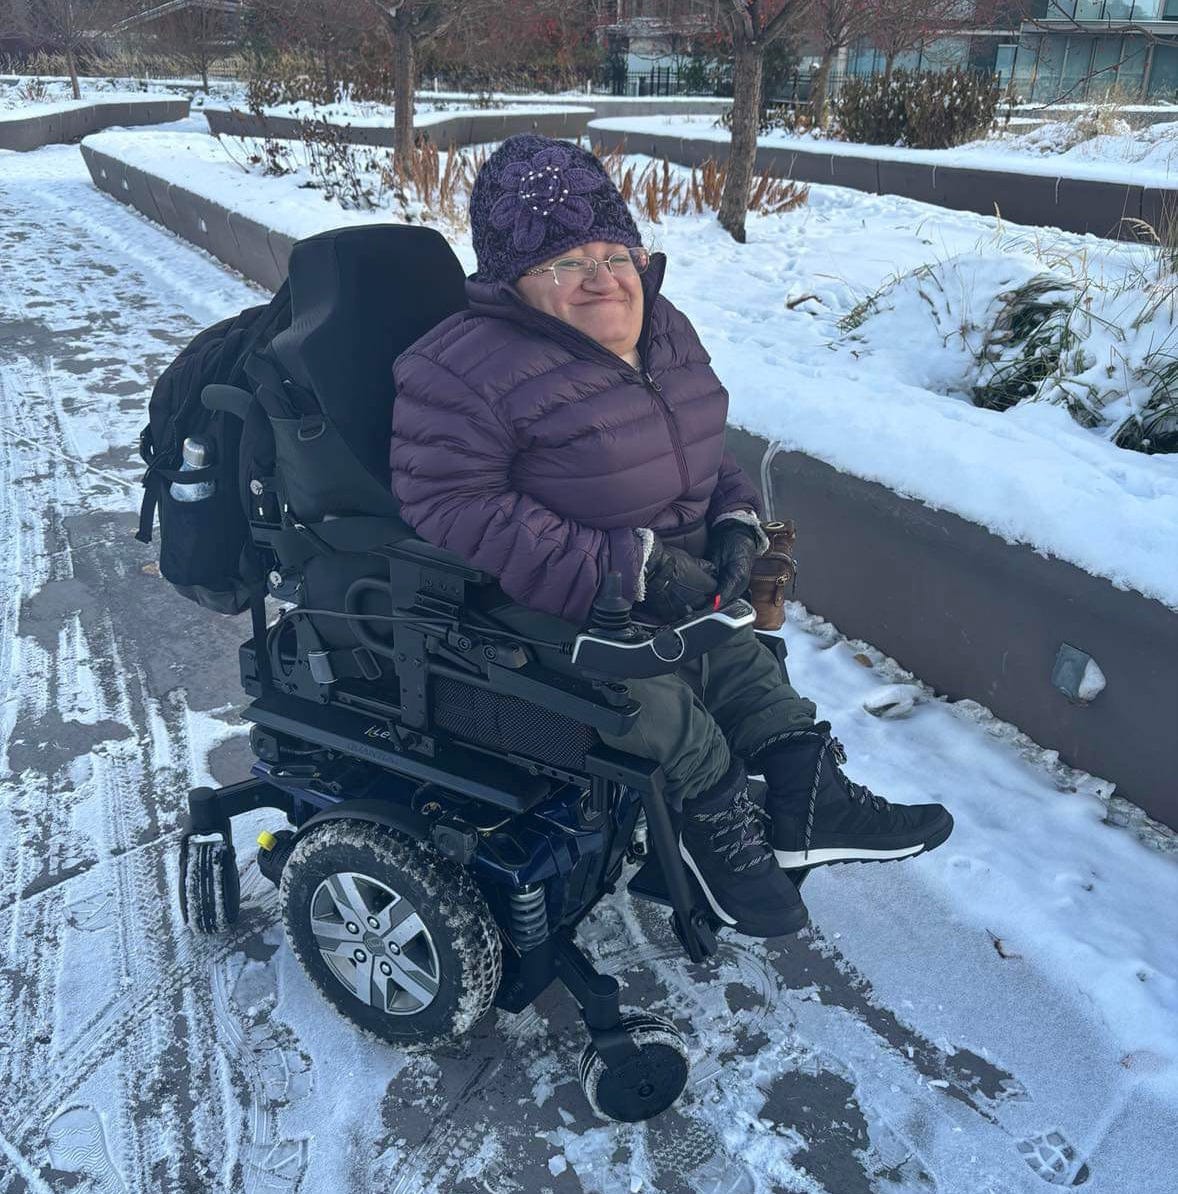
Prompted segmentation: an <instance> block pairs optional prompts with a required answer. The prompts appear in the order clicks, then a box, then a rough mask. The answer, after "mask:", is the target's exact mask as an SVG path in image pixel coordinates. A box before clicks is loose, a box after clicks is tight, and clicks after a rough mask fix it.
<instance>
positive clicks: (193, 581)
mask: <svg viewBox="0 0 1178 1194" xmlns="http://www.w3.org/2000/svg"><path fill="white" fill-rule="evenodd" d="M290 321H291V315H290V288H289V285H288V284H287V283H285V282H284V283H283V285H282V288H281V289H280V290H279V291H278V293H277V294H276V295H275V296H274V297H273V298H272V299H271V300H270V302H269V303H266V304H264V305H262V306H258V307H248V308H247V309H246V310H244V311H242V312H240V313H239V314H237V315H234V316H232V317H230V318H229V319H224V320H222V321H221V322H220V323H217V324H214V325H213V326H212V327H210V328H206V329H205V330H204V331H203V332H201V333H200V334H199V335H198V336H197V337H196V338H195V339H194V340H192V342H191V343H190V344H188V346H187V347H186V348H185V349H184V350H183V351H182V352H181V353H180V355H179V356H178V357H177V358H176V359H175V360H174V361H173V362H172V363H171V364H170V365H169V366H168V367H167V369H165V370H164V372H163V373H162V374H161V375H160V377H159V380H158V381H157V382H156V383H155V388H154V389H153V390H152V392H151V401H150V403H149V404H148V417H149V420H150V421H149V422H148V424H147V426H146V427H144V429H143V432H142V434H141V435H140V437H139V454H140V455H141V456H142V457H143V462H144V463H145V464H146V465H147V471H146V473H144V476H143V486H144V490H145V492H144V495H143V504H142V506H141V507H140V511H139V530H138V532H137V533H136V536H135V537H136V538H137V539H139V540H140V541H141V542H143V543H150V542H151V532H152V524H153V523H154V521H155V512H156V510H157V509H158V511H159V527H160V573H161V574H162V575H163V577H164V578H165V579H166V580H169V581H171V583H172V584H173V585H174V586H175V588H176V589H177V591H178V592H180V593H182V594H183V595H184V596H185V597H187V598H188V599H189V600H190V601H195V602H196V603H197V604H198V605H202V606H204V607H205V608H206V609H211V610H214V611H216V612H217V613H221V614H238V613H241V612H242V611H243V610H245V609H248V608H249V606H250V603H251V601H253V600H255V599H257V598H259V597H260V596H261V595H262V594H263V593H264V591H265V573H264V569H263V566H262V562H261V560H260V558H259V556H258V554H257V552H256V550H255V549H254V546H253V544H252V542H251V541H250V535H249V524H248V521H247V519H246V506H245V504H244V503H243V501H242V494H241V490H240V487H239V457H240V453H241V451H242V430H243V424H242V420H241V419H240V418H238V417H237V415H235V414H231V413H229V412H228V411H225V410H208V409H206V408H205V406H204V405H203V404H202V403H201V400H200V398H201V391H202V390H203V389H204V387H205V386H207V385H211V384H214V383H221V384H224V385H231V386H242V387H244V388H247V389H248V388H249V383H248V381H246V377H245V364H246V361H247V360H248V359H249V358H250V356H251V355H252V354H253V353H255V352H257V351H259V350H261V349H263V348H265V347H266V345H268V344H269V343H270V341H271V339H273V337H274V336H275V335H276V334H277V333H278V332H280V331H282V330H283V329H284V328H287V327H289V326H290ZM251 422H252V421H251ZM248 434H249V433H248V432H247V438H248ZM188 436H197V437H199V438H200V439H202V440H203V441H204V442H205V443H206V444H207V445H208V446H209V447H210V448H211V461H210V463H209V464H207V465H206V466H205V467H204V468H199V469H193V470H188V471H184V472H181V471H180V470H181V463H182V446H183V443H184V440H185V438H186V437H188ZM247 450H249V451H251V452H258V451H263V452H264V451H265V446H264V445H250V446H249V447H248V449H247ZM269 451H270V453H272V452H273V447H272V442H271V445H270V446H269ZM210 481H211V482H212V483H213V486H214V489H213V492H212V494H211V495H209V496H207V497H204V498H202V499H201V500H199V501H178V500H177V499H176V497H175V496H174V495H173V489H172V487H173V486H179V485H204V484H207V483H208V482H210Z"/></svg>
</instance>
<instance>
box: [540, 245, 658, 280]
mask: <svg viewBox="0 0 1178 1194" xmlns="http://www.w3.org/2000/svg"><path fill="white" fill-rule="evenodd" d="M649 264H650V254H649V253H648V252H647V251H646V250H645V249H644V248H642V247H641V246H636V247H635V248H633V249H627V250H626V251H625V252H624V253H613V254H611V255H610V256H609V257H606V258H605V259H604V260H602V261H598V260H597V258H596V257H562V258H561V259H560V260H559V261H554V262H552V264H551V265H537V266H533V268H532V269H528V270H524V275H523V276H524V277H525V278H534V277H537V276H539V275H540V274H551V275H552V280H553V282H555V283H556V285H557V286H561V285H573V286H576V285H577V284H578V283H579V282H582V281H584V280H585V279H586V278H588V279H589V280H590V281H592V280H593V279H594V278H596V277H597V268H598V266H601V265H604V266H605V268H606V269H607V270H609V272H610V273H611V274H612V275H613V276H614V277H615V278H616V277H626V276H628V275H630V274H641V273H644V272H645V271H646V267H647V266H648V265H649Z"/></svg>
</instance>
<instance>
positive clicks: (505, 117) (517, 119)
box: [205, 108, 593, 148]
mask: <svg viewBox="0 0 1178 1194" xmlns="http://www.w3.org/2000/svg"><path fill="white" fill-rule="evenodd" d="M205 119H206V120H208V122H209V132H211V133H215V134H218V135H222V136H227V137H269V138H273V139H274V140H277V141H289V140H295V139H297V138H298V137H299V136H300V135H301V132H300V130H301V125H302V122H301V121H299V120H297V119H295V118H294V117H293V116H262V115H259V114H257V113H254V112H240V111H238V110H237V109H224V108H206V109H205ZM592 119H593V110H592V109H591V108H576V109H569V110H567V111H562V112H536V113H532V112H495V111H490V112H463V113H460V114H457V115H455V116H451V117H446V118H444V119H440V120H429V121H426V122H422V123H421V124H420V125H419V126H418V131H419V132H422V133H427V134H428V135H429V138H430V140H431V141H433V142H434V144H435V145H439V146H441V147H442V148H446V147H447V146H450V145H454V146H461V145H479V144H483V143H486V142H490V141H502V140H503V139H504V138H506V137H511V136H513V135H514V134H516V133H540V134H541V135H543V136H546V137H565V138H570V137H580V136H581V135H582V134H583V133H584V132H585V128H586V126H587V124H588V122H589V121H590V120H592ZM329 123H331V124H332V127H334V128H337V129H339V130H340V134H341V136H342V137H343V139H344V140H345V141H349V142H351V143H352V144H355V145H382V146H391V145H392V144H393V128H392V125H389V124H375V123H359V122H357V123H354V124H348V123H345V122H336V121H331V122H329Z"/></svg>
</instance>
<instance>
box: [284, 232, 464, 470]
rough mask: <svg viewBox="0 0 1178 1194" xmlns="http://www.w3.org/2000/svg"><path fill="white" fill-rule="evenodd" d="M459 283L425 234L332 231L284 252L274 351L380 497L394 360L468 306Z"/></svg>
mask: <svg viewBox="0 0 1178 1194" xmlns="http://www.w3.org/2000/svg"><path fill="white" fill-rule="evenodd" d="M464 283H465V278H464V275H463V272H462V266H461V265H460V264H459V262H458V258H457V257H455V255H454V251H453V250H452V249H451V248H450V246H449V245H448V244H447V243H446V240H445V238H444V237H443V236H441V235H440V234H439V233H437V232H435V231H434V230H433V229H432V228H421V227H418V226H415V225H411V224H370V225H366V226H363V227H359V228H337V229H334V230H333V231H331V232H321V233H319V234H318V235H317V236H311V237H308V238H307V239H306V240H301V241H299V242H298V243H297V244H296V245H295V246H294V248H293V249H292V250H291V255H290V297H291V325H290V327H289V328H288V329H287V330H285V331H283V332H281V333H280V334H279V335H277V336H276V337H275V338H274V341H273V343H272V350H273V352H274V354H275V356H276V357H277V358H278V360H279V362H280V363H281V365H282V367H283V369H284V370H285V372H286V374H287V376H288V377H289V378H290V379H291V380H292V381H294V382H295V383H296V385H298V386H300V387H302V388H303V389H304V390H308V391H310V392H311V393H312V394H314V396H315V397H316V398H317V399H318V401H319V405H320V407H321V409H322V411H323V413H324V415H326V417H327V419H328V420H329V421H330V422H331V423H332V424H333V425H334V426H335V428H336V429H337V430H338V432H339V434H340V436H341V437H342V438H343V440H344V441H345V443H346V445H347V446H348V448H350V449H351V451H352V452H353V453H354V454H355V456H356V458H357V459H358V460H359V461H360V463H361V464H362V465H363V466H364V467H365V468H366V469H367V470H368V472H369V473H371V474H372V475H373V476H374V477H375V478H376V479H377V480H378V481H379V482H380V483H381V484H382V485H383V486H384V487H385V488H386V490H387V488H388V483H389V437H390V434H391V431H392V410H393V361H394V360H396V358H397V357H398V356H399V355H400V354H401V353H402V352H403V351H404V350H405V349H406V348H408V347H409V345H410V344H412V343H413V342H414V341H415V340H417V339H418V338H420V337H421V336H423V335H424V334H425V333H426V332H428V331H429V330H430V328H432V327H434V325H435V324H438V323H440V322H441V321H442V320H443V319H445V318H446V316H448V315H452V314H453V313H454V312H455V311H460V310H462V309H463V308H464V307H465V306H466V291H465V288H464Z"/></svg>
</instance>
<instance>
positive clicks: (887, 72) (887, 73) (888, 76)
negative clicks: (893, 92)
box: [883, 50, 896, 83]
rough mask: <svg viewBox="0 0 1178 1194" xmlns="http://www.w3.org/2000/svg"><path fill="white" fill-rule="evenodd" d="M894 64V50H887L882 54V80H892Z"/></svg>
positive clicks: (887, 81)
mask: <svg viewBox="0 0 1178 1194" xmlns="http://www.w3.org/2000/svg"><path fill="white" fill-rule="evenodd" d="M895 65H896V51H895V50H889V51H888V52H887V53H886V54H885V55H884V76H883V77H884V82H885V83H890V82H891V81H892V67H893V66H895Z"/></svg>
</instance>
